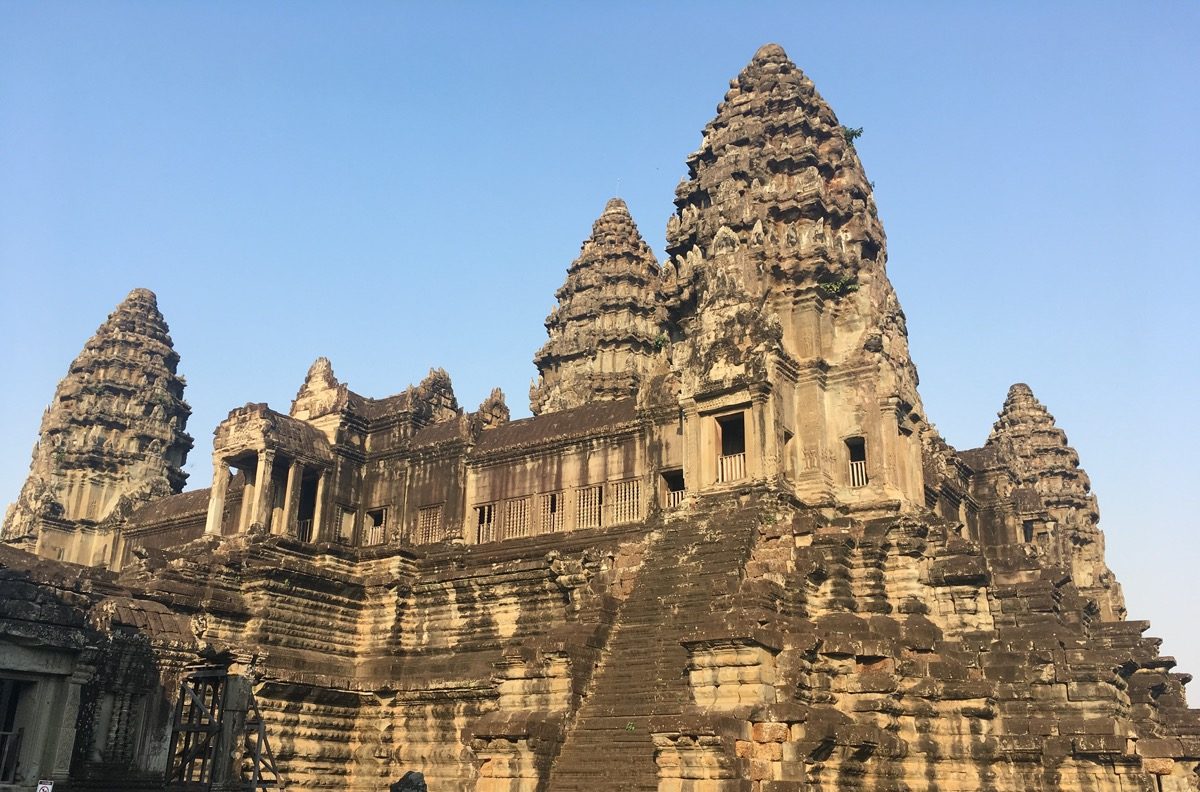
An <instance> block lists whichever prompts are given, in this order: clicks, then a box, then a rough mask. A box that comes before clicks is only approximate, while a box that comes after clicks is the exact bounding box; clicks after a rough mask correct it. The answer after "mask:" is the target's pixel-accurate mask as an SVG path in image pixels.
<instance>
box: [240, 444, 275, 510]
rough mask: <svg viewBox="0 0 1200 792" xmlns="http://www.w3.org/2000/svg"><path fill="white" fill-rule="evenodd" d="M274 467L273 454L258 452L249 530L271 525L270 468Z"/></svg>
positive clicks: (272, 452)
mask: <svg viewBox="0 0 1200 792" xmlns="http://www.w3.org/2000/svg"><path fill="white" fill-rule="evenodd" d="M274 465H275V452H274V451H268V450H267V449H263V450H262V451H259V452H258V467H257V469H256V470H255V472H254V502H253V503H252V504H251V507H250V519H249V522H248V523H247V525H246V530H249V529H250V528H251V527H252V526H254V525H261V526H263V528H269V527H270V525H271V468H272V467H274Z"/></svg>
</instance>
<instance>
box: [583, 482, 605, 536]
mask: <svg viewBox="0 0 1200 792" xmlns="http://www.w3.org/2000/svg"><path fill="white" fill-rule="evenodd" d="M578 495H579V510H578V512H577V515H578V523H579V527H580V528H599V527H600V524H601V522H602V520H603V518H602V516H601V512H602V510H603V508H604V487H583V488H582V489H580V490H579V492H578Z"/></svg>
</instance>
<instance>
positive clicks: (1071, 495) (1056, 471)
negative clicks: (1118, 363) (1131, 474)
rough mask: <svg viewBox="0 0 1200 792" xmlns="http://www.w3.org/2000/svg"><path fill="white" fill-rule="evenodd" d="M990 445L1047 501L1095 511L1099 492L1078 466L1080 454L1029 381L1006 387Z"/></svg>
mask: <svg viewBox="0 0 1200 792" xmlns="http://www.w3.org/2000/svg"><path fill="white" fill-rule="evenodd" d="M986 447H988V448H992V449H994V450H995V451H996V453H997V454H998V455H999V457H1000V459H1001V460H1003V461H1004V462H1005V463H1006V464H1007V465H1008V466H1009V467H1010V468H1011V469H1012V470H1013V471H1014V472H1015V473H1016V474H1017V475H1018V476H1019V477H1020V482H1019V483H1020V484H1021V485H1022V486H1027V487H1032V488H1033V489H1034V490H1036V491H1037V493H1038V495H1040V496H1041V497H1042V501H1043V502H1044V503H1045V504H1046V505H1047V506H1062V507H1074V508H1078V509H1084V510H1086V511H1087V512H1089V513H1091V514H1097V512H1098V510H1097V507H1096V497H1095V496H1094V495H1092V484H1091V481H1090V480H1089V479H1088V475H1087V473H1085V472H1084V471H1083V468H1081V467H1080V466H1079V454H1078V453H1076V451H1075V449H1074V448H1072V447H1071V446H1070V445H1068V444H1067V434H1066V432H1064V431H1063V430H1062V429H1060V428H1058V425H1057V424H1056V423H1055V422H1054V416H1053V415H1051V414H1050V412H1049V411H1048V410H1047V409H1046V408H1045V406H1044V405H1043V404H1042V403H1041V402H1040V401H1038V400H1037V397H1035V396H1034V395H1033V390H1032V389H1031V388H1030V387H1029V386H1028V385H1026V384H1025V383H1023V382H1019V383H1017V384H1015V385H1013V386H1012V387H1011V388H1009V389H1008V397H1007V398H1006V399H1005V400H1004V407H1003V408H1002V409H1001V410H1000V414H999V418H998V420H997V421H996V423H995V424H994V425H993V426H992V433H991V435H989V436H988V439H987V443H986Z"/></svg>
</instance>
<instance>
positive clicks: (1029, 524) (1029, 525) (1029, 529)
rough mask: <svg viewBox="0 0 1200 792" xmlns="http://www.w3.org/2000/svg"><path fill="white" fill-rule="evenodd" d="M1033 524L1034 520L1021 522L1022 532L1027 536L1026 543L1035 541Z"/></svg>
mask: <svg viewBox="0 0 1200 792" xmlns="http://www.w3.org/2000/svg"><path fill="white" fill-rule="evenodd" d="M1033 526H1034V522H1033V520H1026V521H1025V522H1023V523H1021V533H1022V534H1023V536H1024V538H1025V543H1026V544H1028V543H1030V542H1032V541H1033Z"/></svg>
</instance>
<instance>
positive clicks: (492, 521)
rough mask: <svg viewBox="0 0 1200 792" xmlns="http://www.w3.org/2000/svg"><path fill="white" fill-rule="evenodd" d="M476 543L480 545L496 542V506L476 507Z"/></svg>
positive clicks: (483, 505)
mask: <svg viewBox="0 0 1200 792" xmlns="http://www.w3.org/2000/svg"><path fill="white" fill-rule="evenodd" d="M475 541H476V542H477V543H478V544H483V543H485V542H494V541H496V504H494V503H484V504H481V505H479V506H476V507H475Z"/></svg>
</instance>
